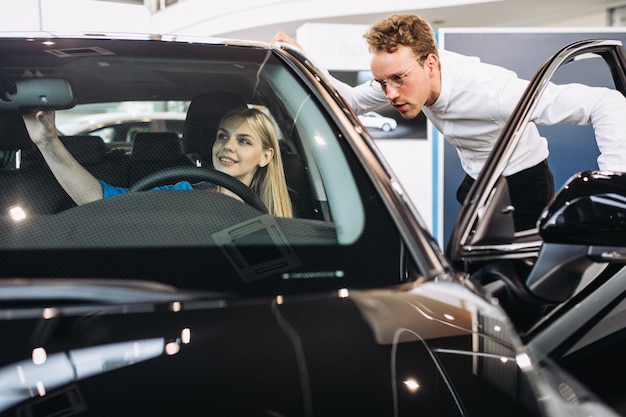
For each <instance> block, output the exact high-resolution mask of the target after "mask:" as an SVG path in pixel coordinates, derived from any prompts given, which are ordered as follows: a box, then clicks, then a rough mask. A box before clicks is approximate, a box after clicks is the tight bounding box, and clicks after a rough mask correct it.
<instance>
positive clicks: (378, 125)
mask: <svg viewBox="0 0 626 417" xmlns="http://www.w3.org/2000/svg"><path fill="white" fill-rule="evenodd" d="M359 120H360V121H361V123H363V126H365V127H366V128H368V129H370V128H374V129H380V130H382V131H383V132H390V131H392V130H393V129H395V128H396V127H398V122H397V121H396V120H395V119H393V118H391V117H386V116H382V115H381V114H378V113H376V112H372V111H371V112H367V113H365V114H360V115H359Z"/></svg>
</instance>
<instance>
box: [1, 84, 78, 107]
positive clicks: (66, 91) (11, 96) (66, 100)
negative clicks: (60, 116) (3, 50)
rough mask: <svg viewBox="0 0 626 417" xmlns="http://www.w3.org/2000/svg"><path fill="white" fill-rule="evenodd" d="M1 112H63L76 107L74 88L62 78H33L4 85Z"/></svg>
mask: <svg viewBox="0 0 626 417" xmlns="http://www.w3.org/2000/svg"><path fill="white" fill-rule="evenodd" d="M1 87H2V88H1V89H0V111H20V112H22V113H26V112H28V111H31V110H35V109H42V110H43V109H48V110H62V109H69V108H71V107H73V106H74V96H73V94H72V86H71V85H70V83H69V82H68V81H67V80H64V79H61V78H31V79H25V80H20V81H16V82H11V83H8V84H6V83H3V84H2V86H1Z"/></svg>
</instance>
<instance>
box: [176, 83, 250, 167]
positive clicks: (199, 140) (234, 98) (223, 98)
mask: <svg viewBox="0 0 626 417" xmlns="http://www.w3.org/2000/svg"><path fill="white" fill-rule="evenodd" d="M247 108H248V106H247V104H246V102H245V100H244V99H243V98H241V97H240V96H238V95H237V94H235V93H231V92H228V91H211V92H205V93H201V94H198V95H197V96H196V97H194V98H193V99H192V100H191V104H190V105H189V109H187V117H186V119H185V126H184V128H183V139H182V142H183V152H184V153H185V154H186V155H187V156H188V157H189V158H190V159H191V160H192V161H193V163H194V164H196V165H197V166H202V165H204V166H211V150H212V148H213V143H214V142H215V136H216V135H217V128H218V126H219V123H220V120H222V117H224V116H225V115H226V114H227V113H229V112H231V111H233V110H245V109H247Z"/></svg>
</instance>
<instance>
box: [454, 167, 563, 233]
mask: <svg viewBox="0 0 626 417" xmlns="http://www.w3.org/2000/svg"><path fill="white" fill-rule="evenodd" d="M506 179H507V182H508V185H509V194H511V204H512V205H513V207H515V212H514V213H513V219H514V221H515V230H526V229H532V228H534V227H536V226H537V220H538V219H539V216H540V215H541V212H542V211H543V209H544V208H545V207H546V205H547V204H548V202H549V201H550V199H551V198H552V197H553V196H554V176H553V174H552V170H551V169H550V167H549V166H548V162H547V161H542V162H540V163H539V164H537V165H535V166H534V167H531V168H527V169H525V170H523V171H520V172H517V173H515V174H513V175H509V176H508V177H506ZM474 181H475V180H474V179H473V178H472V177H470V176H469V175H465V178H464V179H463V182H461V185H460V186H459V188H458V190H457V192H456V199H457V201H458V202H459V203H461V204H463V201H465V197H466V196H467V193H468V192H469V189H470V187H471V186H472V184H474Z"/></svg>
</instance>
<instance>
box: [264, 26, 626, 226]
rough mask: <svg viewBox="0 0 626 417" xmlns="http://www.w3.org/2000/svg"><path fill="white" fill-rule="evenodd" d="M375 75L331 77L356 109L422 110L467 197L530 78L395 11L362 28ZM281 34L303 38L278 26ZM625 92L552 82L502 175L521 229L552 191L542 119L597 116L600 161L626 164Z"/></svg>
mask: <svg viewBox="0 0 626 417" xmlns="http://www.w3.org/2000/svg"><path fill="white" fill-rule="evenodd" d="M364 36H365V39H366V40H367V43H368V45H369V51H370V52H371V53H372V58H371V62H370V68H371V71H372V74H373V75H374V80H372V81H371V82H368V83H364V84H361V85H358V86H355V87H351V86H349V85H347V84H344V83H342V82H340V81H338V80H336V79H333V82H334V84H335V87H336V88H337V89H338V90H339V92H340V93H341V94H342V95H343V96H344V98H345V99H346V100H347V101H348V103H350V104H351V106H352V107H353V108H354V110H355V112H356V113H357V114H363V113H366V112H368V111H371V110H375V109H377V108H380V107H382V106H384V105H387V104H389V103H391V105H393V106H394V107H395V108H396V110H398V112H399V113H400V115H401V116H402V117H403V118H405V119H413V118H415V117H416V116H417V115H418V114H419V113H420V112H423V113H424V114H425V115H426V117H427V118H428V119H429V120H430V121H431V123H433V125H434V126H435V127H436V128H437V129H438V130H439V131H440V132H441V133H442V134H443V135H444V137H445V138H446V140H448V141H449V142H450V143H451V144H452V145H454V146H455V148H456V150H457V153H458V155H459V157H460V160H461V165H462V167H463V170H464V171H465V173H466V176H465V179H464V180H463V182H462V183H461V185H460V186H459V189H458V190H457V200H458V201H459V202H460V203H463V201H464V199H465V196H466V195H467V193H468V191H469V188H470V187H471V185H472V184H473V182H474V180H475V179H476V177H477V176H478V174H479V173H480V171H481V169H482V167H483V165H484V164H485V161H486V159H487V156H488V155H489V153H490V152H491V149H492V147H493V145H494V144H495V142H496V140H497V138H498V137H499V135H500V132H501V130H502V128H503V126H504V124H505V123H506V121H507V119H508V118H509V116H510V115H511V113H512V111H513V109H514V108H515V105H516V104H517V102H518V100H519V98H520V97H521V95H522V93H523V92H524V90H525V89H526V87H527V85H528V81H527V80H521V79H519V78H518V77H517V75H516V74H515V73H514V72H513V71H510V70H507V69H505V68H502V67H499V66H495V65H490V64H486V63H482V62H480V60H479V59H478V58H476V57H468V56H464V55H460V54H457V53H453V52H450V51H445V50H442V51H439V50H438V49H437V43H436V40H435V36H434V31H433V29H432V27H431V26H430V25H429V24H428V22H426V21H425V20H423V19H422V18H420V17H419V16H416V15H410V14H409V15H406V14H393V15H390V16H389V17H387V18H386V19H383V20H381V21H379V22H377V23H374V24H373V25H372V26H371V27H370V29H369V30H368V31H367V32H366V34H365V35H364ZM273 41H275V42H287V43H292V44H294V45H295V46H298V47H299V45H298V44H297V43H296V42H295V40H294V39H292V38H290V37H289V36H287V35H285V34H284V33H282V32H279V33H278V34H277V35H276V36H275V37H274V40H273ZM624 119H626V99H625V98H624V97H623V96H622V95H621V94H620V93H619V92H617V91H614V90H611V89H607V88H598V87H589V86H584V85H581V84H567V85H554V84H551V85H550V86H549V87H548V88H547V90H546V94H545V95H544V98H543V99H542V101H541V102H540V103H539V106H538V107H537V109H536V110H535V112H534V114H533V123H532V124H530V125H529V126H528V129H526V131H525V133H524V137H523V138H522V141H521V142H520V145H519V146H518V147H517V148H516V149H515V151H514V152H513V154H512V156H511V160H510V161H509V163H508V165H507V167H506V169H505V171H504V175H505V176H506V177H507V180H508V183H509V190H510V194H511V202H512V204H513V206H514V207H515V214H514V218H515V227H516V230H525V229H530V228H534V227H536V222H537V220H538V218H539V215H540V214H541V212H542V210H543V209H544V208H545V206H546V204H547V203H548V201H549V200H550V199H551V198H552V196H553V194H554V179H553V176H552V172H551V170H550V167H549V166H548V163H547V161H546V158H547V157H548V153H549V152H548V144H547V140H546V139H545V138H544V137H542V136H541V135H540V134H539V131H538V129H537V127H536V125H553V124H557V123H570V124H580V125H583V124H589V123H592V124H593V128H594V132H595V136H596V141H597V144H598V147H599V149H600V153H601V154H600V156H599V157H598V166H599V168H600V169H603V170H611V171H620V172H621V171H626V129H623V128H622V126H621V124H622V123H621V120H624Z"/></svg>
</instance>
